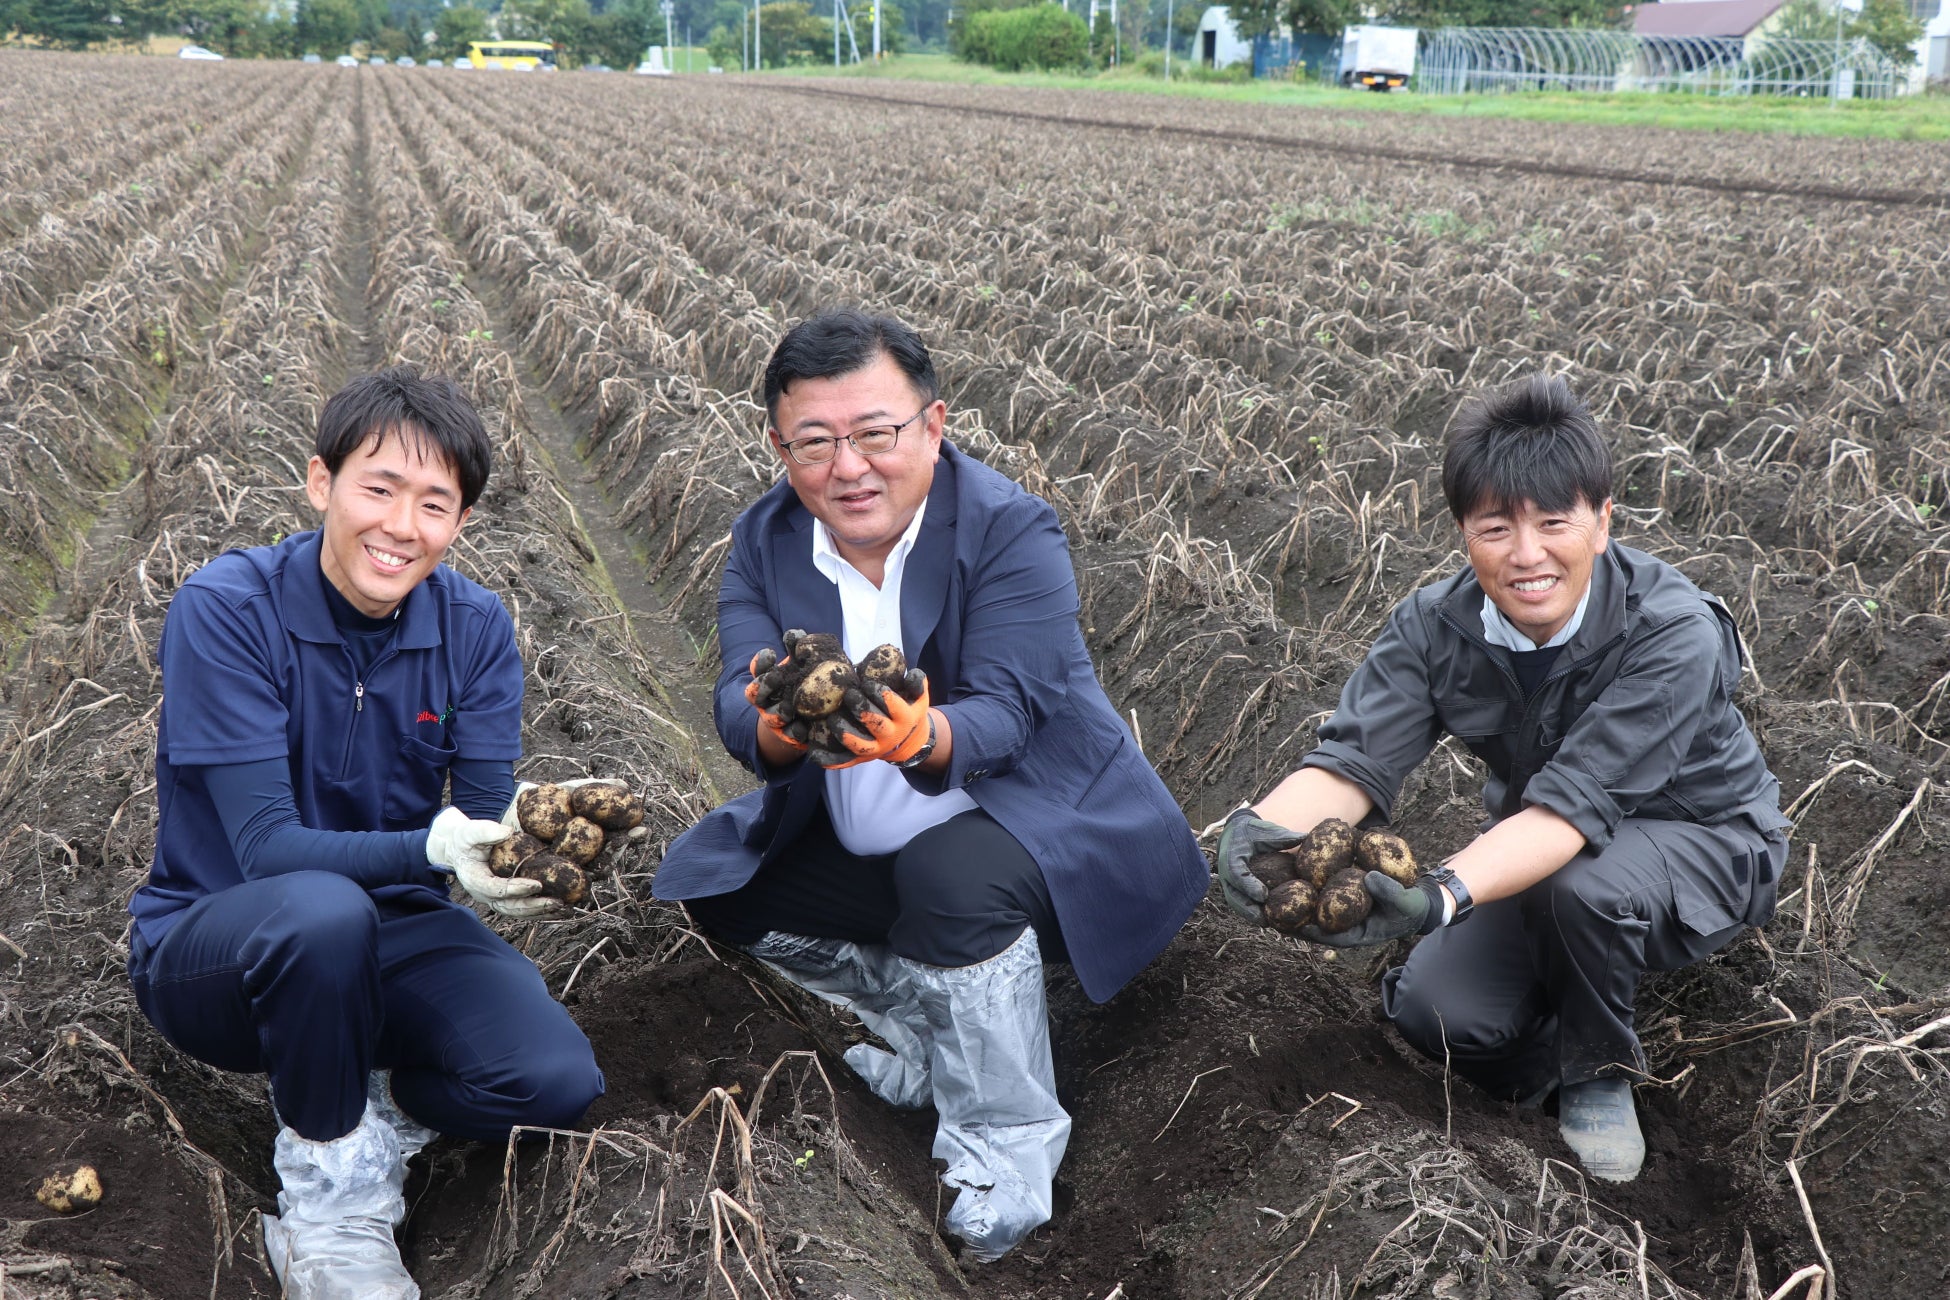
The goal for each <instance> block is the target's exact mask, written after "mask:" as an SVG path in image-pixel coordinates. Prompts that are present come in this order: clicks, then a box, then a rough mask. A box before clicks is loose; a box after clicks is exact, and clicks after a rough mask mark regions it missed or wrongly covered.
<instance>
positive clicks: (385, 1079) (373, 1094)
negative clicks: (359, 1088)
mask: <svg viewBox="0 0 1950 1300" xmlns="http://www.w3.org/2000/svg"><path fill="white" fill-rule="evenodd" d="M366 1104H367V1105H368V1106H370V1107H371V1108H372V1112H373V1114H375V1115H377V1116H379V1118H380V1119H382V1120H385V1121H386V1125H387V1127H389V1128H391V1129H392V1130H393V1136H395V1137H397V1138H398V1139H399V1160H400V1164H402V1165H404V1164H405V1163H406V1162H407V1161H409V1160H411V1159H412V1158H413V1157H414V1156H417V1155H419V1154H420V1152H422V1151H424V1150H425V1149H426V1146H427V1143H429V1142H431V1141H433V1140H434V1139H435V1138H437V1137H439V1136H440V1135H439V1134H438V1133H435V1132H434V1131H433V1130H432V1129H430V1128H428V1127H427V1126H426V1125H424V1124H422V1123H420V1121H418V1120H416V1119H414V1118H413V1117H412V1116H411V1115H408V1114H407V1113H406V1112H405V1111H403V1110H401V1109H400V1108H399V1103H398V1102H396V1101H394V1100H393V1072H392V1071H391V1070H374V1071H372V1072H371V1073H370V1074H368V1075H366Z"/></svg>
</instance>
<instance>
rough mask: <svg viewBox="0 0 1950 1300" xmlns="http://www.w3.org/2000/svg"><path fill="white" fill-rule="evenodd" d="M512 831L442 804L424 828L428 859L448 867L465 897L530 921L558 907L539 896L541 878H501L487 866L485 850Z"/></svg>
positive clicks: (557, 901) (555, 900) (553, 900)
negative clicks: (431, 822) (438, 811)
mask: <svg viewBox="0 0 1950 1300" xmlns="http://www.w3.org/2000/svg"><path fill="white" fill-rule="evenodd" d="M511 834H513V832H512V831H511V830H510V829H509V828H508V827H507V826H504V825H503V824H502V823H500V822H488V821H476V820H475V819H474V818H472V817H469V816H468V815H467V814H466V813H464V812H462V811H461V810H460V809H458V808H443V809H441V810H440V815H439V816H438V817H435V818H434V819H433V825H432V826H430V827H428V828H427V861H428V862H430V863H432V864H433V865H434V866H435V867H438V868H440V869H441V870H444V871H451V872H453V874H454V878H455V879H457V880H459V881H460V887H461V888H462V889H465V890H466V891H467V894H468V897H470V898H473V899H474V900H476V901H477V902H482V903H486V904H487V905H488V906H489V907H491V908H493V909H494V910H495V911H497V912H499V913H500V914H501V915H503V916H512V917H514V918H515V919H516V920H518V921H532V920H535V919H536V918H537V917H542V916H546V915H548V914H549V913H551V912H557V911H560V910H561V908H562V900H561V899H559V898H538V897H536V895H538V894H540V893H541V892H542V882H541V881H539V880H525V879H523V878H522V877H520V876H515V877H511V878H509V879H507V880H503V879H502V878H501V877H499V876H497V875H495V874H494V873H493V872H492V871H490V870H488V854H489V853H491V852H493V851H494V846H495V845H497V844H499V843H501V841H503V840H505V839H507V838H508V836H509V835H511Z"/></svg>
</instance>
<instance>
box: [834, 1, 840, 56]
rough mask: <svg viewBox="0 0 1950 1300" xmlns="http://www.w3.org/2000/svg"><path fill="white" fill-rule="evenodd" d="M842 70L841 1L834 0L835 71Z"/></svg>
mask: <svg viewBox="0 0 1950 1300" xmlns="http://www.w3.org/2000/svg"><path fill="white" fill-rule="evenodd" d="M839 70H840V0H833V71H835V72H838V71H839Z"/></svg>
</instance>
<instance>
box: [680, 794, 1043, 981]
mask: <svg viewBox="0 0 1950 1300" xmlns="http://www.w3.org/2000/svg"><path fill="white" fill-rule="evenodd" d="M684 906H685V907H687V908H689V909H690V912H691V915H692V917H694V918H695V919H696V921H697V923H698V924H699V925H700V926H702V927H703V928H704V930H705V932H706V933H708V934H710V935H711V936H712V937H713V938H716V939H718V940H720V941H722V942H725V943H729V944H735V945H739V946H743V945H746V944H749V943H753V942H755V941H756V940H757V939H758V938H759V937H760V936H762V935H764V934H765V933H766V932H767V931H770V930H783V931H785V932H786V933H788V934H803V935H807V936H809V937H811V938H815V939H848V940H851V941H852V942H854V943H884V944H886V945H887V946H888V947H890V948H892V949H893V951H894V952H895V953H896V954H897V955H899V956H902V957H906V958H908V959H909V960H911V961H918V962H922V963H925V964H926V965H929V966H973V965H975V964H976V963H977V962H984V961H987V960H988V959H989V958H991V957H993V956H995V955H996V954H997V953H999V952H1001V951H1002V950H1003V949H1004V948H1007V947H1008V946H1009V945H1010V944H1012V943H1014V942H1015V941H1016V939H1017V938H1018V937H1020V936H1021V934H1022V932H1023V929H1024V927H1028V926H1033V927H1034V928H1035V930H1036V943H1037V946H1038V947H1039V948H1041V949H1042V953H1043V960H1044V961H1046V962H1049V961H1068V960H1069V953H1068V949H1066V948H1065V947H1064V946H1063V932H1062V930H1061V929H1059V928H1058V926H1057V923H1056V907H1055V905H1054V904H1053V903H1051V902H1050V896H1049V885H1048V884H1047V883H1046V882H1045V881H1044V880H1043V872H1042V869H1041V868H1040V867H1038V866H1037V865H1036V860H1035V859H1034V858H1032V857H1030V856H1029V851H1028V850H1027V849H1025V848H1023V847H1022V845H1021V844H1019V843H1017V842H1016V837H1015V836H1013V835H1011V834H1009V832H1008V831H1006V830H1004V829H1002V827H1001V825H999V824H998V823H997V822H996V820H995V819H994V818H993V817H991V816H989V815H988V814H987V813H985V812H983V811H981V810H980V809H971V810H970V811H968V812H965V813H961V814H959V815H957V816H954V817H951V818H949V819H948V820H947V821H945V822H942V823H941V824H940V825H938V826H930V827H929V828H928V829H927V830H924V831H922V832H921V833H920V834H919V835H916V836H915V837H914V838H913V839H911V840H909V841H908V842H907V844H906V845H905V846H904V847H903V848H902V849H901V850H900V851H899V852H898V853H889V854H884V855H876V856H874V857H860V856H858V855H857V854H854V853H850V852H848V851H847V850H846V848H845V847H844V846H843V845H841V843H840V841H839V837H838V836H837V835H836V834H835V833H834V831H833V823H832V822H831V821H829V820H828V819H827V817H826V813H825V807H824V805H823V804H822V805H821V810H820V813H819V815H818V816H817V817H816V818H814V820H813V821H812V823H811V824H810V825H808V826H807V828H806V830H805V831H804V832H803V833H802V834H801V835H800V836H799V839H798V840H797V841H796V842H795V843H794V844H793V845H792V847H791V848H790V849H788V850H786V851H785V852H783V853H781V854H780V855H779V857H778V858H777V860H775V861H774V862H772V863H771V864H770V865H769V866H766V867H764V868H762V869H761V870H760V871H759V873H758V874H757V875H755V876H753V877H752V878H751V879H750V880H749V881H747V882H746V883H745V884H744V885H742V886H740V887H739V888H737V889H735V890H733V891H732V892H731V893H729V894H718V895H716V896H715V897H711V898H693V899H689V900H687V901H686V902H685V904H684Z"/></svg>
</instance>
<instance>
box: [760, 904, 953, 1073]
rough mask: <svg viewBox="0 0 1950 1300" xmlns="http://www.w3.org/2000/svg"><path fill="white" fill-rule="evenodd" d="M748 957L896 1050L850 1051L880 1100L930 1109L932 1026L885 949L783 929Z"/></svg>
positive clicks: (868, 1047) (899, 964) (859, 1046)
mask: <svg viewBox="0 0 1950 1300" xmlns="http://www.w3.org/2000/svg"><path fill="white" fill-rule="evenodd" d="M746 951H747V952H749V953H750V954H751V955H752V956H754V957H756V958H758V959H759V960H760V961H762V962H764V963H765V964H766V965H767V966H770V967H771V968H772V969H773V970H775V971H777V972H778V973H779V974H781V975H783V976H785V978H787V979H789V980H791V981H792V982H793V983H794V984H797V985H798V986H799V987H800V988H802V989H805V990H807V991H808V992H811V993H816V994H818V995H819V996H820V997H822V998H825V999H826V1000H827V1001H828V1002H831V1003H834V1004H836V1005H838V1006H842V1007H845V1008H846V1009H847V1010H849V1011H851V1012H852V1013H853V1014H854V1015H856V1016H858V1017H860V1023H861V1024H863V1025H865V1026H866V1027H867V1028H868V1029H870V1030H872V1031H873V1032H874V1033H876V1034H878V1035H879V1036H880V1038H881V1041H883V1042H885V1043H886V1044H887V1045H888V1046H889V1047H891V1048H893V1049H894V1050H893V1051H891V1052H887V1051H883V1050H881V1049H880V1048H878V1047H875V1046H873V1045H872V1044H871V1043H855V1044H854V1045H853V1046H852V1047H849V1048H847V1049H846V1063H847V1064H848V1065H850V1066H852V1067H853V1072H854V1073H855V1074H857V1075H859V1076H860V1077H861V1078H862V1079H864V1080H865V1081H866V1084H867V1087H868V1088H870V1089H872V1091H873V1094H874V1096H876V1097H878V1098H880V1099H881V1100H882V1101H884V1102H886V1103H887V1104H888V1105H890V1106H900V1107H902V1108H904V1109H907V1110H919V1109H920V1108H921V1107H923V1106H925V1105H927V1104H928V1102H929V1100H930V1099H931V1098H932V1096H933V1089H932V1087H931V1086H930V1084H929V1082H928V1023H927V1020H926V1019H925V1018H924V1017H923V1016H922V1014H921V1007H920V1003H919V1000H918V994H917V993H916V992H915V990H914V987H913V984H912V982H911V981H910V979H909V977H908V967H907V964H906V963H905V962H903V961H902V960H901V959H900V958H898V957H896V956H894V954H893V953H891V952H889V951H888V950H887V948H886V947H885V946H884V945H881V944H858V943H849V942H848V941H847V940H845V939H811V938H808V937H806V936H805V935H801V934H787V933H786V932H785V931H783V930H772V931H770V932H768V933H767V934H765V935H764V936H763V937H762V938H760V939H759V940H758V942H756V943H754V944H752V945H751V946H750V947H749V948H747V949H746Z"/></svg>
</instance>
